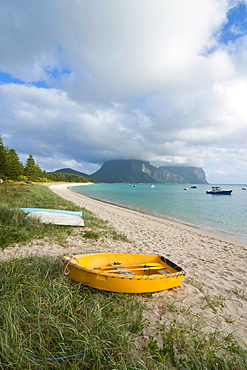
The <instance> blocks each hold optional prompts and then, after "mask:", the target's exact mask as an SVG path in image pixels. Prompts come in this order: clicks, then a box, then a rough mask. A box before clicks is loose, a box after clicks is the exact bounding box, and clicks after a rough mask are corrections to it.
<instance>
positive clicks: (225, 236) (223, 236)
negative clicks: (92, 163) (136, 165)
mask: <svg viewBox="0 0 247 370" xmlns="http://www.w3.org/2000/svg"><path fill="white" fill-rule="evenodd" d="M91 184H93V183H81V184H78V185H77V184H73V185H69V186H67V189H68V190H69V191H71V192H72V193H75V194H78V195H81V196H83V197H85V198H88V199H92V200H95V201H96V202H101V203H103V204H109V205H113V206H116V207H119V208H123V209H127V210H130V211H134V212H137V213H140V214H144V215H147V216H151V217H154V218H158V219H163V220H165V221H170V222H172V223H173V222H174V223H175V224H176V223H177V224H179V225H184V226H185V227H188V228H192V229H195V230H198V231H199V232H205V233H206V234H209V235H212V236H213V237H216V238H219V239H220V240H226V241H229V242H234V243H237V244H239V245H246V246H247V242H246V240H245V238H243V237H241V236H240V235H237V234H229V233H226V232H224V231H220V230H211V229H207V228H206V227H203V226H199V225H196V224H189V223H187V222H184V221H181V220H176V219H173V218H170V217H168V216H165V215H161V214H156V213H152V212H148V211H144V210H141V209H137V208H134V207H130V206H127V205H123V204H118V203H114V202H111V201H109V200H106V199H101V198H97V197H94V196H90V195H86V194H82V193H80V192H77V191H75V190H72V187H74V186H82V185H91ZM58 186H59V185H58Z"/></svg>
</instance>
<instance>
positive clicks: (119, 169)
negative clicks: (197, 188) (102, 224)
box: [55, 159, 208, 184]
mask: <svg viewBox="0 0 247 370" xmlns="http://www.w3.org/2000/svg"><path fill="white" fill-rule="evenodd" d="M55 172H64V173H70V174H74V175H79V176H83V177H87V178H89V179H93V181H95V182H106V183H110V182H130V183H161V184H162V183H163V184H167V183H170V184H207V183H208V182H207V180H206V175H205V172H204V170H203V169H202V168H200V167H183V166H162V167H155V166H152V165H151V164H150V163H149V162H147V161H140V160H135V159H127V160H123V159H121V160H112V161H107V162H105V163H104V164H103V165H102V167H101V168H100V169H99V170H98V171H96V172H94V173H92V174H91V175H87V174H85V173H82V172H79V171H75V170H72V169H71V168H63V169H61V170H57V171H55Z"/></svg>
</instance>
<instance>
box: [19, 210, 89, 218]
mask: <svg viewBox="0 0 247 370" xmlns="http://www.w3.org/2000/svg"><path fill="white" fill-rule="evenodd" d="M18 209H20V210H21V211H23V212H25V213H31V212H35V211H42V212H43V211H44V212H55V213H64V214H68V215H77V216H81V217H82V211H67V210H65V209H53V208H18Z"/></svg>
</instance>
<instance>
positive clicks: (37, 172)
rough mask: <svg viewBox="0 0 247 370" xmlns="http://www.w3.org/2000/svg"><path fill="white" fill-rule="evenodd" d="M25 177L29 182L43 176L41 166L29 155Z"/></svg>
mask: <svg viewBox="0 0 247 370" xmlns="http://www.w3.org/2000/svg"><path fill="white" fill-rule="evenodd" d="M25 175H26V176H27V177H28V179H29V180H34V179H37V178H38V177H41V176H42V170H41V169H40V167H39V165H38V164H37V163H36V162H35V160H34V158H33V156H32V154H30V155H29V157H28V158H27V161H26V166H25Z"/></svg>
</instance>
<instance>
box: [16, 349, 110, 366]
mask: <svg viewBox="0 0 247 370" xmlns="http://www.w3.org/2000/svg"><path fill="white" fill-rule="evenodd" d="M19 351H20V352H23V353H25V354H26V355H29V356H32V357H35V358H38V359H39V360H45V361H59V360H66V359H68V358H73V357H80V356H89V354H87V353H78V354H74V355H68V356H62V357H41V356H38V355H35V354H34V353H31V352H29V351H25V350H23V349H19ZM96 357H97V358H99V359H100V360H103V361H105V362H106V363H107V364H110V362H109V361H107V360H106V359H105V358H103V357H100V356H96Z"/></svg>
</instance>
